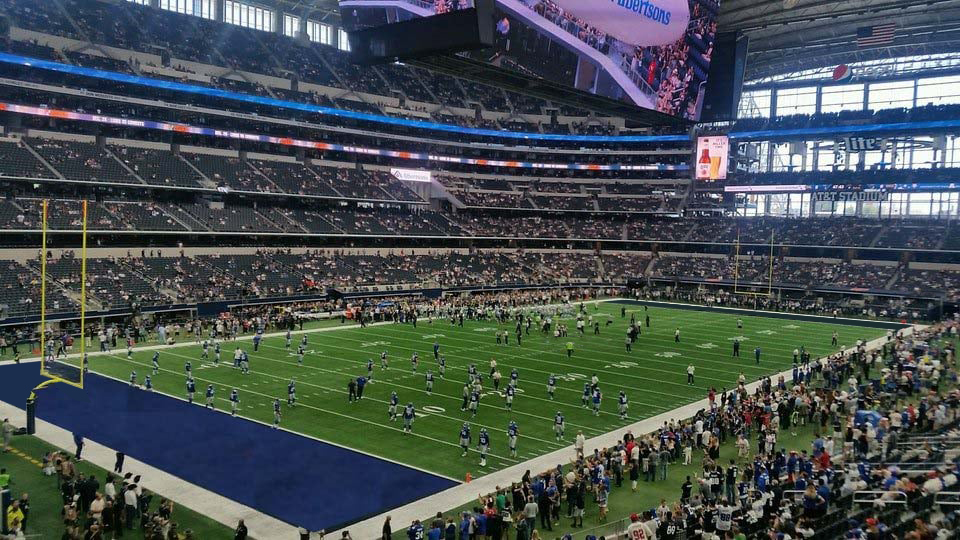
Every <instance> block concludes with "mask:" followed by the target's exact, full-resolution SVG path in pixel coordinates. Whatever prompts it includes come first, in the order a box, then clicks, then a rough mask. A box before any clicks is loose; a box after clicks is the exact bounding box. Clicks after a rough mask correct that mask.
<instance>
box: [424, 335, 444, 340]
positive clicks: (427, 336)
mask: <svg viewBox="0 0 960 540" xmlns="http://www.w3.org/2000/svg"><path fill="white" fill-rule="evenodd" d="M442 337H447V336H446V335H445V334H424V335H423V339H437V338H442Z"/></svg>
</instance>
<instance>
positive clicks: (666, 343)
mask: <svg viewBox="0 0 960 540" xmlns="http://www.w3.org/2000/svg"><path fill="white" fill-rule="evenodd" d="M696 318H697V319H701V317H699V316H697V317H696ZM710 324H711V321H710V320H708V319H705V318H703V319H702V320H701V322H697V323H692V324H688V325H686V326H685V327H684V328H686V329H689V328H699V327H701V326H703V325H710ZM400 330H402V329H400ZM575 332H576V331H575ZM409 333H411V334H412V332H409ZM701 333H702V332H697V334H698V335H699V334H701ZM708 334H709V333H708ZM541 335H542V334H541ZM585 335H592V333H590V332H585ZM648 335H649V330H648ZM709 335H710V336H714V337H715V338H716V339H715V341H716V340H719V339H721V338H722V340H723V341H729V340H728V338H729V337H730V336H725V335H724V334H709ZM574 337H577V336H574ZM585 337H586V336H585ZM682 337H683V336H682V335H681V339H682ZM444 339H450V340H454V341H466V342H470V343H478V344H482V345H489V343H485V342H483V341H479V340H475V339H470V338H463V337H453V336H447V337H446V338H444ZM549 339H552V336H551V337H550V338H549ZM559 339H563V338H559ZM654 340H655V341H656V342H659V343H652V344H651V343H650V341H646V340H644V338H643V336H642V335H641V337H640V338H639V340H638V341H637V342H636V343H635V344H634V347H638V346H642V345H644V344H649V345H652V346H654V347H661V348H663V349H665V350H670V349H671V348H672V346H671V344H672V343H673V340H672V334H671V335H670V336H664V337H656V338H654ZM763 340H764V343H767V342H770V341H776V340H774V339H770V338H769V337H768V336H764V337H763ZM686 344H689V341H688V342H687V343H686ZM561 345H562V344H561ZM590 345H591V346H595V347H597V348H604V349H610V350H611V351H613V350H615V351H617V352H604V354H607V355H611V356H617V357H621V358H633V356H631V355H629V354H627V353H625V352H619V351H621V350H622V349H623V347H617V346H613V345H611V344H609V343H608V342H602V343H591V344H590ZM494 346H495V345H494ZM732 347H733V346H732V345H730V346H729V348H728V350H732ZM771 349H773V350H774V351H785V352H787V353H788V354H789V353H790V351H792V350H793V349H791V348H787V349H779V348H772V347H771ZM545 354H551V355H559V356H563V355H564V353H557V352H552V351H545ZM698 354H701V355H704V356H715V357H719V358H723V359H724V360H711V359H709V358H700V362H709V363H711V364H719V365H728V362H727V361H728V360H729V358H731V357H730V356H728V355H726V354H724V353H720V352H714V351H710V350H702V351H698ZM744 356H746V355H744ZM645 360H649V361H651V362H655V363H660V364H668V365H670V362H666V361H663V360H657V359H655V358H650V359H645ZM598 361H600V360H598ZM698 367H699V368H701V369H703V370H709V371H716V372H721V373H729V370H728V369H721V368H712V367H708V366H702V365H701V366H698ZM744 367H747V368H748V369H754V370H760V372H758V374H767V373H769V372H770V370H769V369H763V368H757V367H756V366H754V365H750V366H744Z"/></svg>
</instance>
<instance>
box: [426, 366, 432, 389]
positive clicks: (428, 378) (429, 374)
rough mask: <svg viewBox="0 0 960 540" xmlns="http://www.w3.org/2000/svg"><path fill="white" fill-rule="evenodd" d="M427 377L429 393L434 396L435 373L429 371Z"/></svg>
mask: <svg viewBox="0 0 960 540" xmlns="http://www.w3.org/2000/svg"><path fill="white" fill-rule="evenodd" d="M425 377H426V381H427V393H428V394H433V372H432V371H430V370H429V369H428V370H427V374H426V375H425Z"/></svg>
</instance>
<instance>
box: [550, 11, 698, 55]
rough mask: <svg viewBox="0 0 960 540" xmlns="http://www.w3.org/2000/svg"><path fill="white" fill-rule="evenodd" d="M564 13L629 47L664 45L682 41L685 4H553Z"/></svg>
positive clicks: (685, 13) (687, 17)
mask: <svg viewBox="0 0 960 540" xmlns="http://www.w3.org/2000/svg"><path fill="white" fill-rule="evenodd" d="M554 2H555V3H556V4H558V5H559V6H560V7H561V8H563V11H564V12H566V13H569V14H570V15H573V16H574V17H579V18H581V19H583V20H584V21H586V22H587V23H589V24H590V25H591V26H593V27H595V28H596V29H597V30H599V31H600V32H604V33H606V34H609V35H611V36H613V37H615V38H617V39H618V40H620V41H623V42H625V43H628V44H630V45H639V46H649V45H666V44H668V43H675V42H677V41H679V40H681V39H683V37H684V34H685V33H686V31H687V24H688V23H689V22H690V6H689V3H688V2H687V0H608V1H605V2H598V1H597V0H554Z"/></svg>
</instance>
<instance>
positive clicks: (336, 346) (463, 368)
mask: <svg viewBox="0 0 960 540" xmlns="http://www.w3.org/2000/svg"><path fill="white" fill-rule="evenodd" d="M340 339H343V340H348V341H357V342H360V343H363V341H362V340H357V339H354V338H345V337H343V336H340ZM399 339H403V340H406V341H412V339H411V338H399ZM261 346H263V345H261ZM326 346H327V347H332V348H335V349H344V350H348V351H355V349H352V348H350V347H344V346H342V345H330V344H328V345H326ZM391 346H392V347H393V348H396V349H405V350H408V351H417V349H414V348H412V347H403V346H399V345H391ZM528 354H534V353H533V352H531V353H528ZM445 356H446V355H445ZM449 356H450V357H451V358H467V359H469V358H470V357H468V356H462V355H458V354H453V353H450V355H449ZM514 356H516V357H521V358H522V357H525V356H524V355H514ZM447 367H448V368H450V369H459V370H462V371H467V368H466V367H459V366H456V365H448V366H447ZM524 369H529V370H533V371H540V370H537V369H535V368H524ZM540 372H541V373H548V372H546V371H540ZM558 388H560V389H561V390H569V391H571V392H577V393H578V394H579V393H580V391H579V390H577V389H575V388H565V387H562V386H559V385H558ZM664 395H669V396H671V397H676V396H675V395H673V394H664ZM524 397H529V398H532V399H536V400H539V401H546V402H550V403H558V402H556V401H552V400H549V399H544V398H541V397H537V396H534V395H532V394H531V395H527V394H524ZM636 403H638V404H641V405H646V406H648V407H654V408H657V409H660V410H669V409H668V408H667V407H663V406H661V405H655V404H652V403H643V402H640V401H637V402H636ZM570 406H571V407H572V406H573V405H570ZM600 412H601V414H614V413H610V412H607V411H600Z"/></svg>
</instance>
